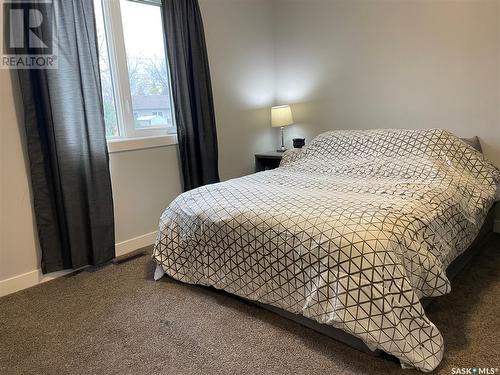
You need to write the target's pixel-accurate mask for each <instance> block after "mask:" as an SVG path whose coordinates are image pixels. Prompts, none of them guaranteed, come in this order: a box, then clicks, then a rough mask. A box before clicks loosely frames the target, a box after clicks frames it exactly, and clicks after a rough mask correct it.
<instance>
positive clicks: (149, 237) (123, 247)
mask: <svg viewBox="0 0 500 375" xmlns="http://www.w3.org/2000/svg"><path fill="white" fill-rule="evenodd" d="M156 233H157V232H151V233H147V234H144V235H142V236H139V237H135V238H132V239H130V240H127V241H123V242H120V243H117V244H116V250H115V251H116V256H117V257H119V256H122V255H126V254H128V253H131V252H133V251H135V250H138V249H140V248H143V247H146V246H149V245H152V244H153V243H154V242H155V240H156ZM71 272H74V270H65V271H59V272H52V273H50V274H47V275H44V274H42V270H40V269H38V270H34V271H30V272H26V273H23V274H22V275H17V276H14V277H11V278H10V279H5V280H0V297H3V296H6V295H7V294H11V293H15V292H18V291H20V290H23V289H26V288H30V287H32V286H35V285H38V284H42V283H44V282H47V281H50V280H54V279H57V278H58V277H61V276H65V275H69V274H70V273H71Z"/></svg>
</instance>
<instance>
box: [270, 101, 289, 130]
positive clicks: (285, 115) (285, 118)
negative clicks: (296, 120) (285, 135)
mask: <svg viewBox="0 0 500 375" xmlns="http://www.w3.org/2000/svg"><path fill="white" fill-rule="evenodd" d="M292 124H293V116H292V109H291V108H290V106H289V105H280V106H277V107H272V108H271V126H272V127H273V128H280V127H282V126H288V125H292Z"/></svg>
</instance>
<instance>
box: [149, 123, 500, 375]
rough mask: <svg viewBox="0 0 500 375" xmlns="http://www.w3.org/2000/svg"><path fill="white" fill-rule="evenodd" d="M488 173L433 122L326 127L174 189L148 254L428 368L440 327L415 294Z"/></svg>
mask: <svg viewBox="0 0 500 375" xmlns="http://www.w3.org/2000/svg"><path fill="white" fill-rule="evenodd" d="M499 179H500V171H499V170H498V169H497V168H496V167H495V166H494V165H493V164H492V163H490V162H489V161H488V160H487V159H486V158H485V157H484V156H483V155H482V154H481V153H480V152H478V151H477V150H475V149H474V148H473V147H471V146H469V145H467V144H466V143H464V142H463V141H461V140H460V139H459V138H457V137H455V136H454V135H453V134H451V133H450V132H448V131H445V130H441V129H430V130H429V129H428V130H369V131H333V132H327V133H323V134H321V135H319V136H318V137H316V138H315V139H314V140H313V141H312V142H311V143H310V144H309V145H308V146H307V147H306V148H304V149H301V150H300V151H291V152H287V153H285V155H284V156H283V160H282V162H281V164H280V167H279V168H277V169H274V170H270V171H265V172H260V173H256V174H254V175H250V176H245V177H242V178H238V179H233V180H229V181H226V182H223V183H219V184H213V185H207V186H204V187H201V188H198V189H195V190H192V191H189V192H186V193H184V194H182V195H180V196H179V197H178V198H177V199H176V200H174V202H172V204H171V205H170V206H169V207H168V208H167V209H166V210H165V211H164V213H163V214H162V216H161V219H160V228H159V234H158V237H157V240H156V244H155V248H154V252H153V257H154V259H155V260H156V262H157V263H158V267H159V268H158V269H159V273H160V274H162V273H166V274H168V275H169V276H171V277H173V278H175V279H177V280H179V281H182V282H186V283H191V284H200V285H205V286H211V287H215V288H217V289H222V290H224V291H226V292H229V293H232V294H235V295H237V296H240V297H243V298H245V299H248V300H251V301H255V302H258V303H260V304H263V305H264V306H268V307H271V308H275V309H277V311H281V312H286V314H292V315H293V316H300V317H301V319H304V320H305V321H307V322H315V324H319V325H321V326H323V327H324V326H329V327H332V329H335V330H336V331H337V332H342V333H344V334H345V335H346V338H351V337H352V338H354V340H355V341H356V342H360V343H362V344H363V345H365V346H366V347H368V348H369V349H370V350H372V351H376V350H379V351H382V352H385V353H388V354H390V355H392V356H395V357H396V358H398V359H399V361H400V363H401V365H402V367H404V368H416V369H419V370H421V371H431V370H433V369H434V368H435V367H436V366H437V365H438V364H439V363H440V361H441V359H442V356H443V338H442V336H441V333H440V332H439V330H438V329H437V327H436V326H435V325H434V324H433V323H432V322H431V321H430V320H429V319H428V318H427V316H426V315H425V311H424V308H423V305H422V304H423V301H424V300H425V299H426V298H431V297H436V296H440V295H443V294H446V293H449V292H450V282H449V279H448V277H447V275H446V269H447V268H448V266H450V264H452V262H453V261H454V260H455V259H457V257H459V256H460V255H461V254H462V253H464V252H465V250H466V249H467V248H468V247H469V246H470V245H471V244H472V242H473V241H474V239H475V238H476V237H477V236H478V233H479V232H480V229H481V227H483V225H484V223H485V221H486V218H487V215H488V212H489V211H490V209H491V207H492V205H493V204H494V200H495V194H496V190H497V184H498V182H499ZM347 341H348V340H347Z"/></svg>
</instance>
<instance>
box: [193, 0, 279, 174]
mask: <svg viewBox="0 0 500 375" xmlns="http://www.w3.org/2000/svg"><path fill="white" fill-rule="evenodd" d="M200 6H201V10H202V13H203V20H204V24H205V35H206V39H207V48H208V55H209V59H210V71H211V75H212V85H213V93H214V101H215V111H216V116H217V137H218V141H219V157H220V163H219V166H220V174H221V178H222V179H223V180H225V179H228V178H233V177H239V176H242V175H244V174H248V173H251V172H253V170H254V154H255V153H256V152H264V151H268V150H271V149H274V148H275V147H276V146H275V145H274V142H272V139H271V137H269V134H270V123H271V120H270V106H271V105H272V104H273V100H274V45H273V38H272V35H273V12H272V10H273V7H272V3H271V2H270V1H267V0H251V1H249V0H200Z"/></svg>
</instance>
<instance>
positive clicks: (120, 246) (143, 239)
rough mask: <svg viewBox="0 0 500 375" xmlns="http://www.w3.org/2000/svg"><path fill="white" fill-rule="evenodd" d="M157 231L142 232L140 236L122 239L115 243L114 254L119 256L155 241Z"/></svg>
mask: <svg viewBox="0 0 500 375" xmlns="http://www.w3.org/2000/svg"><path fill="white" fill-rule="evenodd" d="M156 234H157V232H151V233H147V234H143V235H142V236H139V237H135V238H131V239H130V240H127V241H123V242H120V243H117V244H116V248H115V256H116V257H121V256H123V255H127V254H128V253H131V252H132V251H135V250H138V249H141V248H143V247H146V246H149V245H152V244H154V243H155V240H156Z"/></svg>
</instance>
